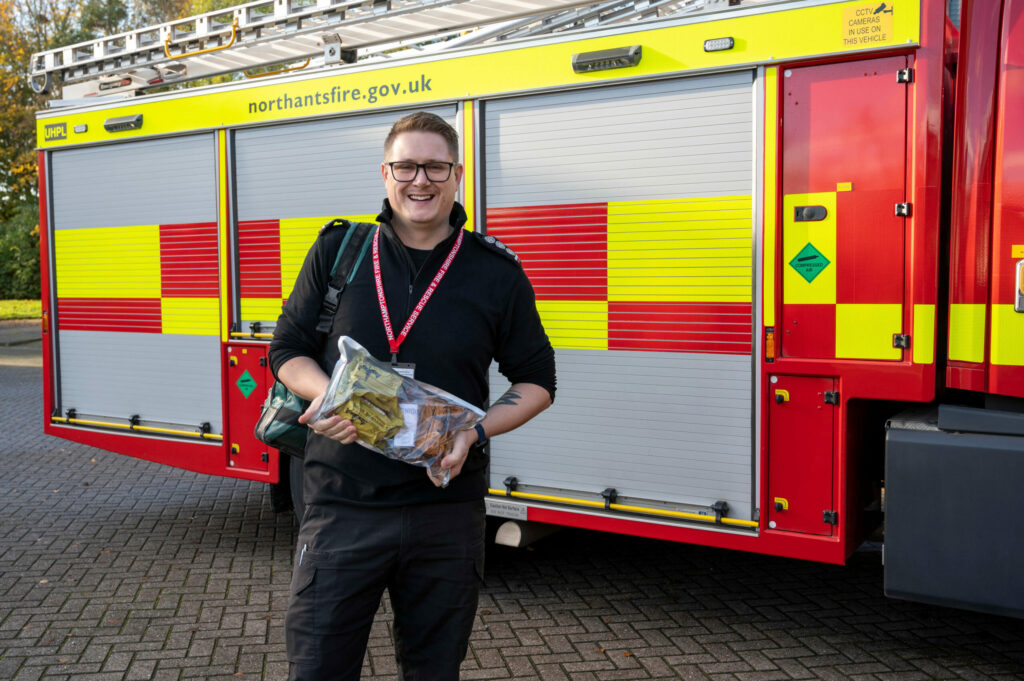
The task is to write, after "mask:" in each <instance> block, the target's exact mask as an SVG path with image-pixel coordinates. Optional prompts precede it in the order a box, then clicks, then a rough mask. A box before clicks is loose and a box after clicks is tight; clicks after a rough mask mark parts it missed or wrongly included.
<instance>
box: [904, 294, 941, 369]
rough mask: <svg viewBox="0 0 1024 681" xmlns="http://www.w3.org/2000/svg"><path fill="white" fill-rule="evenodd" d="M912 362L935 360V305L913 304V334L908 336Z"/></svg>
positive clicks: (925, 362) (929, 362)
mask: <svg viewBox="0 0 1024 681" xmlns="http://www.w3.org/2000/svg"><path fill="white" fill-rule="evenodd" d="M910 349H911V351H912V352H913V353H914V364H933V363H934V362H935V306H934V305H915V306H914V335H913V336H911V337H910Z"/></svg>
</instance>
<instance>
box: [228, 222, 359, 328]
mask: <svg viewBox="0 0 1024 681" xmlns="http://www.w3.org/2000/svg"><path fill="white" fill-rule="evenodd" d="M339 217H343V218H346V219H348V220H350V221H351V222H376V221H377V215H376V213H375V214H373V215H331V216H328V217H316V218H281V220H280V221H279V222H280V233H281V295H282V296H283V297H285V298H287V297H288V296H289V295H290V294H291V292H292V289H293V288H294V287H295V279H296V277H298V276H299V270H300V269H302V262H303V261H304V260H305V259H306V253H307V252H308V251H309V247H310V246H312V245H313V242H314V241H316V235H317V234H318V233H319V232H320V228H321V227H323V226H324V225H325V224H327V223H328V222H330V221H331V220H333V219H335V218H339ZM332 262H333V261H332ZM242 306H243V308H244V306H245V301H244V300H243V301H242ZM280 312H281V310H280V309H278V311H277V313H275V314H274V316H273V317H247V316H246V315H245V313H243V314H242V319H277V315H278V314H280Z"/></svg>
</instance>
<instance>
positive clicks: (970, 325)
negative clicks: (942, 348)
mask: <svg viewBox="0 0 1024 681" xmlns="http://www.w3.org/2000/svg"><path fill="white" fill-rule="evenodd" d="M985 307H986V306H985V305H984V304H962V303H953V304H951V305H950V306H949V358H950V359H952V360H956V361H959V362H979V363H980V362H984V361H985Z"/></svg>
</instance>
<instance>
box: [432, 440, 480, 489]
mask: <svg viewBox="0 0 1024 681" xmlns="http://www.w3.org/2000/svg"><path fill="white" fill-rule="evenodd" d="M476 438H477V435H476V431H475V430H473V429H472V428H470V429H469V430H460V431H458V432H457V433H455V437H454V440H455V443H454V444H453V445H452V451H450V452H448V453H447V454H445V455H444V458H443V459H441V468H444V469H446V470H448V471H449V472H450V479H454V478H455V476H456V475H458V474H459V473H461V472H462V466H463V464H465V463H466V457H467V456H469V448H470V447H472V446H473V445H475V444H476ZM435 484H436V483H435Z"/></svg>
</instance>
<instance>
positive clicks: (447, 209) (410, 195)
mask: <svg viewBox="0 0 1024 681" xmlns="http://www.w3.org/2000/svg"><path fill="white" fill-rule="evenodd" d="M384 161H385V162H384V163H382V164H381V167H380V170H381V175H382V176H383V177H384V186H385V188H386V189H387V192H388V200H389V201H390V202H391V208H392V209H393V210H394V213H395V223H396V225H397V226H399V227H409V228H413V229H436V228H440V227H442V226H447V224H448V216H449V215H450V214H451V210H452V204H454V203H455V191H456V190H457V189H458V186H459V182H461V181H462V165H461V164H456V165H455V167H454V168H452V172H451V175H450V177H449V178H448V179H447V180H445V181H443V182H437V181H434V180H431V179H430V178H429V177H427V173H426V169H425V168H417V169H416V176H415V178H413V179H412V180H411V181H409V182H399V181H397V180H396V179H395V178H394V176H393V174H392V173H391V168H390V167H389V166H388V162H394V161H404V162H408V163H430V162H438V161H440V162H455V159H454V158H452V157H451V153H450V152H449V151H448V144H447V143H446V142H445V140H444V138H443V137H441V136H440V135H438V134H437V133H433V132H422V131H415V132H403V133H401V134H400V135H398V136H397V137H396V138H395V139H394V141H393V142H392V144H391V152H390V153H389V154H388V158H386V159H384Z"/></svg>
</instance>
